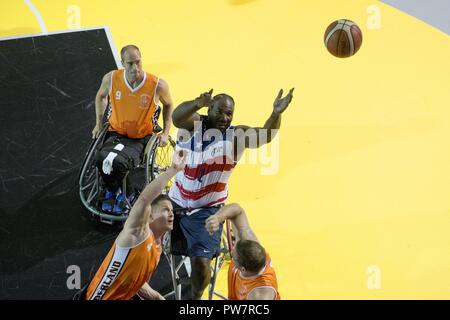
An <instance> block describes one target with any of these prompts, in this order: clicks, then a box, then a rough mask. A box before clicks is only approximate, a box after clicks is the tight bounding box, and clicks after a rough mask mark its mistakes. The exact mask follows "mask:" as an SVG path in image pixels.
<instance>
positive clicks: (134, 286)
mask: <svg viewBox="0 0 450 320" xmlns="http://www.w3.org/2000/svg"><path fill="white" fill-rule="evenodd" d="M160 256H161V246H160V245H157V244H156V241H155V239H154V238H153V234H150V235H149V236H148V237H147V239H145V240H144V241H143V242H141V243H140V244H138V245H137V246H135V247H132V248H124V247H119V246H117V245H116V243H115V242H114V244H113V246H112V248H111V250H109V253H108V255H107V256H106V258H105V260H103V263H102V265H101V266H100V268H99V269H98V271H97V273H96V274H95V276H94V278H93V279H92V281H91V283H90V284H89V287H88V290H87V293H86V299H87V300H129V299H131V298H132V297H133V296H134V295H135V294H136V293H137V292H138V291H139V289H141V288H142V286H143V285H144V283H145V282H147V281H148V280H150V278H151V276H152V274H153V272H154V271H155V270H156V267H157V266H158V262H159V258H160Z"/></svg>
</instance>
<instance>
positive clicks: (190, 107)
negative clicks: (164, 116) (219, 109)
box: [172, 89, 213, 131]
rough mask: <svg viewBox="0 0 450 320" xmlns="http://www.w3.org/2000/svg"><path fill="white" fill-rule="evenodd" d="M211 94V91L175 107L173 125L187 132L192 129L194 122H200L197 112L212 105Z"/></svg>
mask: <svg viewBox="0 0 450 320" xmlns="http://www.w3.org/2000/svg"><path fill="white" fill-rule="evenodd" d="M212 92H213V89H211V90H209V91H208V92H205V93H202V94H201V95H200V96H199V97H198V98H196V99H195V100H191V101H185V102H183V103H182V104H180V105H179V106H178V107H176V108H175V110H174V111H173V113H172V121H173V125H174V126H175V127H177V128H180V129H186V130H189V131H191V130H192V129H194V123H195V121H200V115H199V114H198V113H197V111H198V110H200V109H201V108H203V107H209V106H210V105H211V104H212Z"/></svg>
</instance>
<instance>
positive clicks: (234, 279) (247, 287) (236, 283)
mask: <svg viewBox="0 0 450 320" xmlns="http://www.w3.org/2000/svg"><path fill="white" fill-rule="evenodd" d="M260 287H264V288H268V287H270V288H273V289H274V291H275V292H276V297H275V300H280V293H279V292H278V283H277V276H276V275H275V270H274V269H273V267H272V261H271V260H270V257H269V255H268V254H266V265H265V266H264V268H263V269H262V270H261V271H260V272H259V273H258V274H257V275H255V276H251V277H244V276H243V275H242V274H241V272H240V271H239V269H238V268H237V267H236V265H235V264H234V261H233V260H231V264H230V267H229V268H228V299H229V300H247V297H248V294H249V293H250V292H251V291H252V290H253V289H256V288H260Z"/></svg>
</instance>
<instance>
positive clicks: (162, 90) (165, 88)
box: [158, 78, 173, 147]
mask: <svg viewBox="0 0 450 320" xmlns="http://www.w3.org/2000/svg"><path fill="white" fill-rule="evenodd" d="M158 97H159V101H161V103H162V105H163V110H162V111H163V121H164V127H163V131H162V132H161V135H160V137H159V145H160V146H161V147H164V146H165V145H167V142H168V141H169V132H170V125H171V121H172V112H173V101H172V96H171V94H170V90H169V84H168V83H167V82H166V81H164V80H163V79H161V78H160V79H159V83H158Z"/></svg>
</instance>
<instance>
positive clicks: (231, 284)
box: [205, 204, 280, 300]
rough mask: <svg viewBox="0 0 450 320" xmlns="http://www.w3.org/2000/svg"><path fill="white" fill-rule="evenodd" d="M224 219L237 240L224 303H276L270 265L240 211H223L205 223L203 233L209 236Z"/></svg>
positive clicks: (230, 207) (233, 206)
mask: <svg viewBox="0 0 450 320" xmlns="http://www.w3.org/2000/svg"><path fill="white" fill-rule="evenodd" d="M226 219H229V220H230V221H231V222H232V223H233V226H234V228H233V230H234V231H236V233H235V236H237V242H236V245H235V246H234V248H233V251H232V252H231V256H232V261H231V264H230V267H229V269H228V299H230V300H280V294H279V292H278V283H277V277H276V275H275V270H274V269H273V267H272V261H271V259H270V257H269V255H268V254H267V253H266V251H265V250H264V248H263V247H262V246H261V245H260V244H259V241H258V239H257V238H256V236H255V234H254V233H253V231H252V229H251V228H250V225H249V223H248V220H247V216H246V215H245V212H244V209H242V208H241V207H240V206H239V205H238V204H231V205H227V206H225V207H223V208H222V209H220V210H219V211H218V212H217V213H216V214H215V215H212V216H210V217H209V218H208V219H206V225H205V226H206V229H207V230H208V232H209V233H210V234H213V233H214V232H215V231H217V230H218V229H219V225H220V224H221V223H223V222H224V221H225V220H226Z"/></svg>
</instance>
